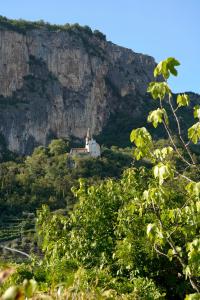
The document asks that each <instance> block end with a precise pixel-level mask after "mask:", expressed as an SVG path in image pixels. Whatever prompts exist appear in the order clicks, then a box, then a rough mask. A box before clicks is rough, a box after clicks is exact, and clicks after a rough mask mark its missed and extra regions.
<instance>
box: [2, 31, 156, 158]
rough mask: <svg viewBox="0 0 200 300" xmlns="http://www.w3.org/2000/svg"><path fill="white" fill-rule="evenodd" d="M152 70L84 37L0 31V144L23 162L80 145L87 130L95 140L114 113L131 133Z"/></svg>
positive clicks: (148, 60) (141, 58) (143, 60)
mask: <svg viewBox="0 0 200 300" xmlns="http://www.w3.org/2000/svg"><path fill="white" fill-rule="evenodd" d="M154 67H155V61H154V59H153V58H152V57H150V56H147V55H142V54H138V53H135V52H133V51H131V50H129V49H126V48H123V47H119V46H117V45H114V44H112V43H111V42H107V41H106V40H105V39H103V38H102V37H99V36H98V35H95V34H91V33H88V32H86V31H84V30H83V31H81V30H80V29H73V30H70V31H67V30H66V31H64V30H54V31H52V30H48V29H46V28H41V29H29V30H26V31H24V32H18V31H17V30H13V29H8V28H4V26H0V135H1V136H0V137H1V140H4V142H6V144H7V146H8V148H9V149H10V150H12V151H15V152H18V153H21V154H27V153H30V152H31V151H32V150H33V148H34V147H35V146H37V145H46V144H48V143H49V141H50V140H51V139H52V138H60V137H70V136H74V137H77V138H84V136H85V134H86V131H87V128H88V127H89V128H90V129H91V131H92V133H93V134H95V135H98V134H100V133H101V132H102V130H103V129H105V128H106V126H107V124H108V123H109V122H112V118H115V117H116V116H117V115H118V114H120V113H124V114H125V115H127V118H130V119H131V120H132V124H133V126H134V122H136V121H137V120H140V119H141V118H142V117H143V110H141V107H142V106H143V104H144V101H145V93H146V88H147V84H148V82H149V81H151V80H152V74H153V69H154ZM113 120H114V119H113ZM113 125H114V124H113ZM121 126H122V127H123V121H122V124H121Z"/></svg>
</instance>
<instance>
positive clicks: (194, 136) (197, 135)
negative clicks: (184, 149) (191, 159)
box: [188, 122, 200, 144]
mask: <svg viewBox="0 0 200 300" xmlns="http://www.w3.org/2000/svg"><path fill="white" fill-rule="evenodd" d="M188 138H189V139H190V140H191V141H192V142H193V143H194V144H197V142H198V141H199V140H200V122H197V123H196V124H194V125H193V126H192V127H190V128H189V129H188Z"/></svg>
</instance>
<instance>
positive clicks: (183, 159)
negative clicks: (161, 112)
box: [160, 100, 192, 166]
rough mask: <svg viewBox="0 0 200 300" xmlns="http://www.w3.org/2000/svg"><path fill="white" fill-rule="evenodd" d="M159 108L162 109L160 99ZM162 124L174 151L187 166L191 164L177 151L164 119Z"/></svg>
mask: <svg viewBox="0 0 200 300" xmlns="http://www.w3.org/2000/svg"><path fill="white" fill-rule="evenodd" d="M160 108H161V109H163V106H162V102H161V100H160ZM163 125H164V127H165V130H166V132H167V134H168V136H169V139H170V141H171V143H172V145H173V147H174V149H175V151H176V153H177V154H178V156H179V157H180V158H181V159H182V161H184V162H185V163H186V164H187V165H188V166H192V164H191V163H190V162H188V161H187V160H186V159H185V158H184V157H183V156H182V155H181V153H180V152H179V150H178V148H177V147H176V144H175V142H174V140H173V138H172V135H171V133H170V129H169V127H168V126H167V124H166V122H165V120H163Z"/></svg>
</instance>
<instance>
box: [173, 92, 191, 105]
mask: <svg viewBox="0 0 200 300" xmlns="http://www.w3.org/2000/svg"><path fill="white" fill-rule="evenodd" d="M176 102H177V104H178V106H179V107H181V106H188V105H189V104H190V97H189V96H188V95H186V94H180V95H178V96H177V99H176Z"/></svg>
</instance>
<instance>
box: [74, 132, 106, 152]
mask: <svg viewBox="0 0 200 300" xmlns="http://www.w3.org/2000/svg"><path fill="white" fill-rule="evenodd" d="M70 154H71V155H72V156H74V155H75V156H82V155H87V156H91V157H94V158H95V157H99V156H101V148H100V146H99V144H98V143H97V142H96V141H95V140H94V139H93V138H92V136H91V135H90V130H89V129H88V131H87V135H86V139H85V148H72V149H71V151H70Z"/></svg>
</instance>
